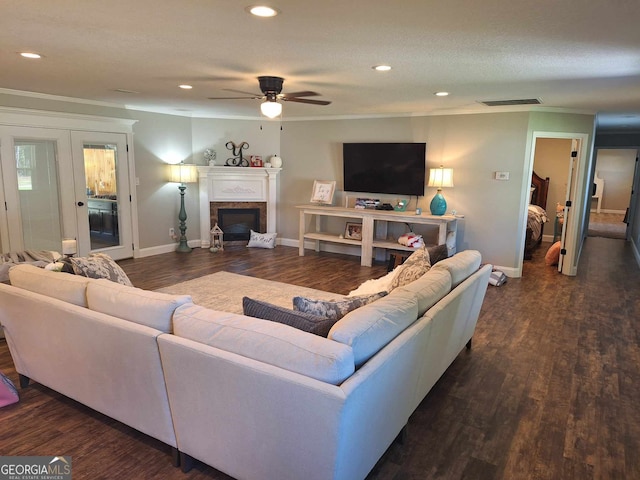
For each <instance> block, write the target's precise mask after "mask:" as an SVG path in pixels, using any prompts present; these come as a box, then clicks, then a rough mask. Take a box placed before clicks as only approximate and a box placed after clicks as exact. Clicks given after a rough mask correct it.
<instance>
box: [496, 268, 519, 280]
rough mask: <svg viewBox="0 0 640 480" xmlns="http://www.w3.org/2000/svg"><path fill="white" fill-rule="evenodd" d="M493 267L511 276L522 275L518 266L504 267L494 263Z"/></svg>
mask: <svg viewBox="0 0 640 480" xmlns="http://www.w3.org/2000/svg"><path fill="white" fill-rule="evenodd" d="M493 268H494V269H495V270H500V271H501V272H502V273H504V274H505V275H506V276H507V277H509V278H518V277H520V271H519V270H518V269H517V268H512V267H502V266H500V265H494V266H493Z"/></svg>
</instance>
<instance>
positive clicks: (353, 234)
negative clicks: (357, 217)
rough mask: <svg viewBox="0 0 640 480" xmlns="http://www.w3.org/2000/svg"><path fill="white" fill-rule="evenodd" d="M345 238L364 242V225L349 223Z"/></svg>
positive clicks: (345, 230) (345, 229)
mask: <svg viewBox="0 0 640 480" xmlns="http://www.w3.org/2000/svg"><path fill="white" fill-rule="evenodd" d="M344 238H349V239H351V240H362V224H361V223H355V222H347V224H346V225H345V228H344Z"/></svg>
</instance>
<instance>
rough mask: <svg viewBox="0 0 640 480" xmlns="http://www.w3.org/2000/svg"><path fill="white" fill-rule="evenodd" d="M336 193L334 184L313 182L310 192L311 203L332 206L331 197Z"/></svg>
mask: <svg viewBox="0 0 640 480" xmlns="http://www.w3.org/2000/svg"><path fill="white" fill-rule="evenodd" d="M335 191H336V182H335V180H333V181H324V180H314V181H313V190H312V192H311V203H321V204H324V205H331V204H333V195H334V193H335Z"/></svg>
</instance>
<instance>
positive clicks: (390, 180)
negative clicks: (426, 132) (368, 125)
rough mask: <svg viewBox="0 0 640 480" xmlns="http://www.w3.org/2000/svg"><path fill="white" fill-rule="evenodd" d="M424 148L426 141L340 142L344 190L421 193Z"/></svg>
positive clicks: (422, 193)
mask: <svg viewBox="0 0 640 480" xmlns="http://www.w3.org/2000/svg"><path fill="white" fill-rule="evenodd" d="M426 148H427V145H426V143H344V144H343V145H342V159H343V174H344V190H345V191H347V192H365V193H386V194H394V195H418V196H422V195H424V186H425V158H426V157H425V154H426Z"/></svg>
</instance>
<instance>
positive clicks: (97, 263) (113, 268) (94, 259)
mask: <svg viewBox="0 0 640 480" xmlns="http://www.w3.org/2000/svg"><path fill="white" fill-rule="evenodd" d="M69 261H70V262H71V265H72V266H73V271H74V273H75V274H76V275H82V276H84V277H89V278H106V279H107V280H111V281H112V282H117V283H120V284H122V285H127V286H129V287H132V286H133V284H132V283H131V280H129V277H127V274H126V273H124V270H122V268H121V267H120V265H118V264H117V263H116V262H115V261H114V260H113V259H112V258H111V257H110V256H109V255H106V254H104V253H92V254H90V255H89V256H88V257H71V258H70V259H69Z"/></svg>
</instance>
